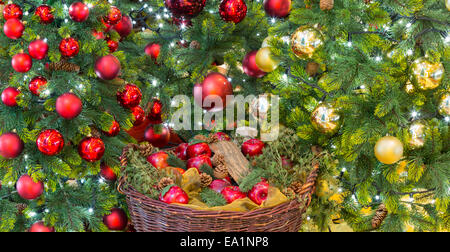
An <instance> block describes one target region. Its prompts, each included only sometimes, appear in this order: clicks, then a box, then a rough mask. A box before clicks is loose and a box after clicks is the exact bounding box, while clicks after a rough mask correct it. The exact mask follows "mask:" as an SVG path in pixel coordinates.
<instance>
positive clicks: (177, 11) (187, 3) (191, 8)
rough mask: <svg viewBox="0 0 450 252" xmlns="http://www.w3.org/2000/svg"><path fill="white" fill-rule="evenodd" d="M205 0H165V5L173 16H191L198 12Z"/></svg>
mask: <svg viewBox="0 0 450 252" xmlns="http://www.w3.org/2000/svg"><path fill="white" fill-rule="evenodd" d="M205 3H206V0H165V4H166V7H167V8H168V9H169V10H170V12H172V14H173V16H175V17H178V18H179V17H187V18H193V17H195V16H197V15H198V14H200V12H201V11H202V10H203V8H204V7H205Z"/></svg>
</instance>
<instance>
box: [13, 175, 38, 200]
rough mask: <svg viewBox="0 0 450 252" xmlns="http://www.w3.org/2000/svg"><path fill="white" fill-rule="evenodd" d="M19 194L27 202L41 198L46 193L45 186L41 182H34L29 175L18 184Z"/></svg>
mask: <svg viewBox="0 0 450 252" xmlns="http://www.w3.org/2000/svg"><path fill="white" fill-rule="evenodd" d="M16 189H17V193H18V194H19V196H20V197H22V198H23V199H26V200H34V199H37V198H39V196H41V195H42V193H43V192H44V184H43V183H42V182H41V181H38V182H34V181H33V179H32V178H31V177H30V176H28V175H22V177H20V178H19V180H17V183H16Z"/></svg>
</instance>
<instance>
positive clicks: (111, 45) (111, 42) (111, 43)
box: [106, 38, 119, 53]
mask: <svg viewBox="0 0 450 252" xmlns="http://www.w3.org/2000/svg"><path fill="white" fill-rule="evenodd" d="M106 43H107V44H108V48H109V52H110V53H113V52H115V51H117V49H118V48H119V42H117V41H114V40H112V39H109V38H108V39H106Z"/></svg>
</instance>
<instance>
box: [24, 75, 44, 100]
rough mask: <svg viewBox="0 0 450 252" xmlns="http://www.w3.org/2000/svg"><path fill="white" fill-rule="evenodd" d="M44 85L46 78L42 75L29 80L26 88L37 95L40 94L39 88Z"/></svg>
mask: <svg viewBox="0 0 450 252" xmlns="http://www.w3.org/2000/svg"><path fill="white" fill-rule="evenodd" d="M45 86H47V79H46V78H44V77H42V76H37V77H34V78H33V79H32V80H31V81H30V84H28V88H29V89H30V91H31V93H32V94H34V95H37V96H39V95H40V94H41V92H40V90H41V88H42V87H45Z"/></svg>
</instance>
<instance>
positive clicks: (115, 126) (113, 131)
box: [103, 120, 120, 137]
mask: <svg viewBox="0 0 450 252" xmlns="http://www.w3.org/2000/svg"><path fill="white" fill-rule="evenodd" d="M103 133H105V135H107V136H109V137H115V136H117V135H119V133H120V124H119V122H117V121H116V120H114V121H113V123H112V125H111V127H110V128H109V130H108V132H106V131H104V132H103Z"/></svg>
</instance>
